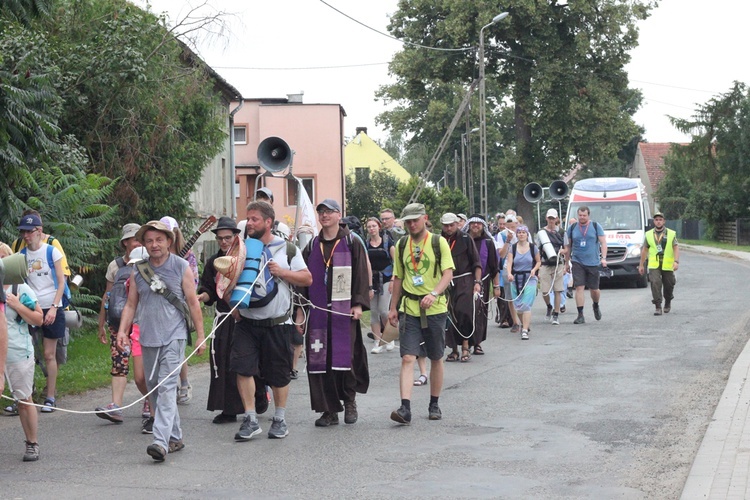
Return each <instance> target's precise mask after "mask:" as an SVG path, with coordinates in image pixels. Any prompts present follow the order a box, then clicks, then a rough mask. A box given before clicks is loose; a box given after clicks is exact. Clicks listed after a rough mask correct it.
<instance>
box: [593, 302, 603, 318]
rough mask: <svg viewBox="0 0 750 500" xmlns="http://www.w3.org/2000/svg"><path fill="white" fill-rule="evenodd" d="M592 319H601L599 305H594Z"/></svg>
mask: <svg viewBox="0 0 750 500" xmlns="http://www.w3.org/2000/svg"><path fill="white" fill-rule="evenodd" d="M594 319H595V320H597V321H599V320H600V319H602V310H601V309H599V304H594Z"/></svg>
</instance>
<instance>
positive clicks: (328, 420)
mask: <svg viewBox="0 0 750 500" xmlns="http://www.w3.org/2000/svg"><path fill="white" fill-rule="evenodd" d="M331 425H339V414H338V413H336V412H332V411H324V412H323V414H322V415H321V416H320V418H319V419H318V420H316V421H315V427H329V426H331Z"/></svg>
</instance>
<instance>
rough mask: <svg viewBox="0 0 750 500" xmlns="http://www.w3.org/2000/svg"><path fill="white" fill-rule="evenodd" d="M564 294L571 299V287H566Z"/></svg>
mask: <svg viewBox="0 0 750 500" xmlns="http://www.w3.org/2000/svg"><path fill="white" fill-rule="evenodd" d="M565 296H566V297H568V298H569V299H572V298H573V289H572V288H568V289H567V291H566V292H565Z"/></svg>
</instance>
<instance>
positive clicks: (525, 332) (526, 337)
mask: <svg viewBox="0 0 750 500" xmlns="http://www.w3.org/2000/svg"><path fill="white" fill-rule="evenodd" d="M521 340H529V331H528V330H523V331H522V332H521Z"/></svg>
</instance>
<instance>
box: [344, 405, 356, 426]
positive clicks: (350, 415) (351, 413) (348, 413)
mask: <svg viewBox="0 0 750 500" xmlns="http://www.w3.org/2000/svg"><path fill="white" fill-rule="evenodd" d="M357 418H359V413H357V402H356V401H347V402H346V403H344V423H345V424H353V423H355V422H356V421H357Z"/></svg>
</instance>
